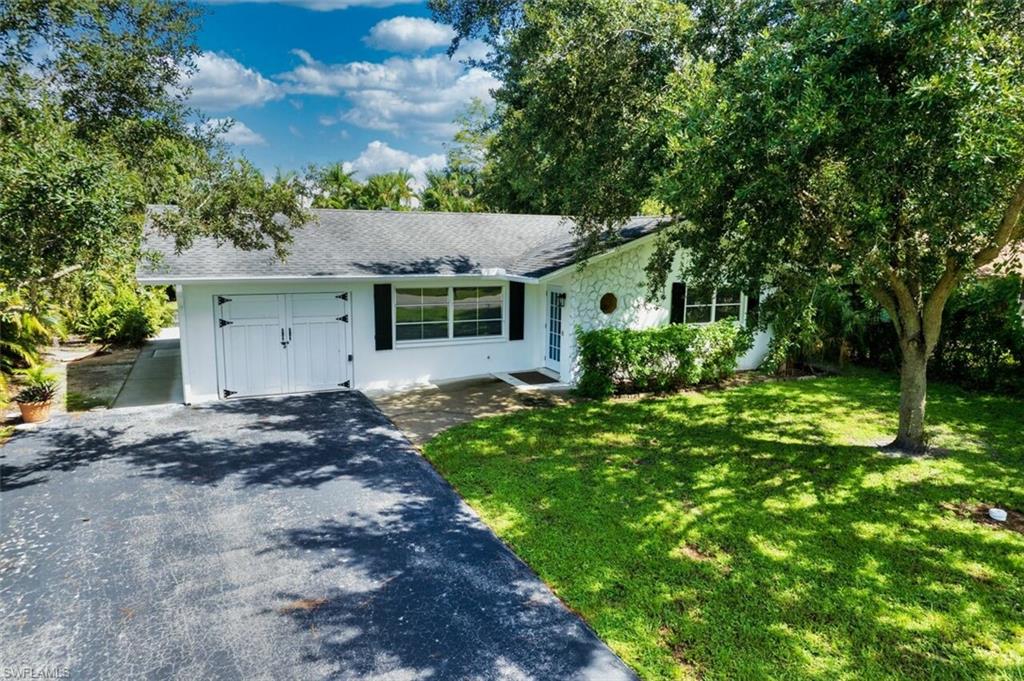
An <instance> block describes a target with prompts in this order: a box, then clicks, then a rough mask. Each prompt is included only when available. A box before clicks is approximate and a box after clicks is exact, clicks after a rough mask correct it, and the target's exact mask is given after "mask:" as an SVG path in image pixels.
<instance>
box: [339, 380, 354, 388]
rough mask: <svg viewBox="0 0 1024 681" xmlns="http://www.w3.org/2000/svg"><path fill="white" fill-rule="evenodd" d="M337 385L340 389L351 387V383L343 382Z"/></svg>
mask: <svg viewBox="0 0 1024 681" xmlns="http://www.w3.org/2000/svg"><path fill="white" fill-rule="evenodd" d="M338 385H340V386H341V387H342V388H351V387H352V382H351V381H345V382H344V383H339V384H338Z"/></svg>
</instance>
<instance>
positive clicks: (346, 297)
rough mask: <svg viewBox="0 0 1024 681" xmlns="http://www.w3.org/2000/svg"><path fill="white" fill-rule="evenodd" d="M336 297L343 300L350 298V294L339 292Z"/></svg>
mask: <svg viewBox="0 0 1024 681" xmlns="http://www.w3.org/2000/svg"><path fill="white" fill-rule="evenodd" d="M334 297H335V298H340V299H341V300H348V294H347V293H339V294H338V295H336V296H334Z"/></svg>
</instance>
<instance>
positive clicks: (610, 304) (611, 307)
mask: <svg viewBox="0 0 1024 681" xmlns="http://www.w3.org/2000/svg"><path fill="white" fill-rule="evenodd" d="M618 306H619V299H618V298H616V297H615V294H614V293H606V294H604V295H603V296H601V312H604V313H605V314H611V313H612V312H615V308H617V307H618Z"/></svg>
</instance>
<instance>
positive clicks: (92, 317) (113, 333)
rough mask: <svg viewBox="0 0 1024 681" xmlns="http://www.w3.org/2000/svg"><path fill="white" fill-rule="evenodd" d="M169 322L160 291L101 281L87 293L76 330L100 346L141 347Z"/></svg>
mask: <svg viewBox="0 0 1024 681" xmlns="http://www.w3.org/2000/svg"><path fill="white" fill-rule="evenodd" d="M172 318H173V313H172V308H171V306H170V304H169V303H168V302H167V294H166V291H165V290H164V289H163V288H160V287H142V286H138V285H137V284H135V283H134V282H131V281H114V280H112V278H102V279H99V280H97V281H96V282H95V284H94V285H93V286H92V287H91V288H90V290H89V292H88V298H87V300H86V301H85V308H84V312H83V314H82V315H81V317H80V319H79V322H78V328H79V331H81V332H82V333H83V334H85V335H86V336H88V337H89V339H90V340H94V341H99V342H101V343H107V344H112V345H141V344H142V343H143V342H145V340H146V339H147V338H149V337H150V336H152V335H153V334H155V333H157V332H158V331H159V330H160V329H162V328H163V327H165V326H167V325H168V324H170V323H171V320H172Z"/></svg>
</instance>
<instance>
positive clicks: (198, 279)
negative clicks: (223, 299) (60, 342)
mask: <svg viewBox="0 0 1024 681" xmlns="http://www.w3.org/2000/svg"><path fill="white" fill-rule="evenodd" d="M135 279H136V281H138V282H139V283H140V284H145V285H147V286H180V285H184V284H219V283H235V284H238V283H244V282H260V283H278V282H279V283H293V284H294V283H300V282H313V281H339V282H342V281H343V282H352V283H358V282H369V281H392V280H395V279H489V280H493V281H518V282H522V283H524V284H536V283H539V279H538V278H537V277H526V276H521V275H517V274H507V273H506V274H482V273H478V272H477V273H474V272H461V273H450V274H370V275H361V274H360V275H340V276H336V275H325V276H316V275H309V274H297V275H267V276H261V277H254V276H247V275H239V276H235V275H228V276H220V277H209V276H206V277H204V276H173V275H155V274H153V275H139V276H136V278H135Z"/></svg>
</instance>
